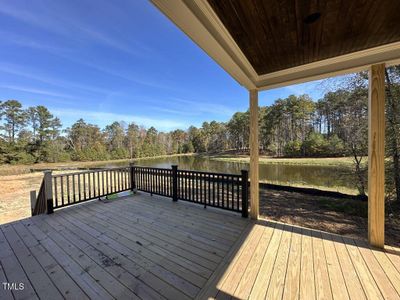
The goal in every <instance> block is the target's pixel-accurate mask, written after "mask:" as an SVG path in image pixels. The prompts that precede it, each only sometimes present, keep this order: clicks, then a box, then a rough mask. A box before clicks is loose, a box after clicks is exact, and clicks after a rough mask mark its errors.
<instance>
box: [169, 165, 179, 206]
mask: <svg viewBox="0 0 400 300" xmlns="http://www.w3.org/2000/svg"><path fill="white" fill-rule="evenodd" d="M171 167H172V201H178V166H177V165H173V166H171Z"/></svg>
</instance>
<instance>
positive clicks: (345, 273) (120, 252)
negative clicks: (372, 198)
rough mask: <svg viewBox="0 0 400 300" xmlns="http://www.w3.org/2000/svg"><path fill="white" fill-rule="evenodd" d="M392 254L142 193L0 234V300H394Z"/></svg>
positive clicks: (397, 263) (396, 278)
mask: <svg viewBox="0 0 400 300" xmlns="http://www.w3.org/2000/svg"><path fill="white" fill-rule="evenodd" d="M399 253H400V250H399V249H398V248H395V247H387V248H386V250H379V249H375V248H371V247H369V245H368V244H367V243H365V242H364V241H359V240H354V239H350V238H345V237H342V236H339V235H334V234H330V233H326V232H321V231H318V230H311V229H307V228H302V227H297V226H293V225H289V224H282V223H278V222H271V221H267V220H259V221H256V222H254V221H250V220H246V219H243V218H241V217H240V215H239V214H233V213H230V212H223V211H221V210H218V209H213V208H207V209H203V208H202V207H201V206H199V205H192V204H189V203H184V202H183V201H178V202H177V203H173V202H172V201H171V200H170V199H167V198H163V197H158V196H154V197H151V196H150V195H147V194H144V193H138V194H137V195H134V196H129V197H123V198H119V199H116V200H109V201H105V202H104V201H97V200H95V201H92V202H88V203H85V204H82V205H76V206H72V207H68V208H65V209H61V210H57V211H56V212H55V213H54V214H52V215H41V216H36V217H33V218H28V219H25V220H21V221H17V222H13V223H9V224H4V225H1V226H0V280H1V281H2V282H17V283H19V282H23V283H24V284H25V288H24V290H18V291H17V290H14V291H7V290H4V289H2V290H0V298H1V299H26V298H29V299H35V298H36V299H37V298H41V299H46V298H47V299H58V298H65V299H88V298H89V299H115V298H118V299H122V298H129V299H357V300H358V299H399V298H400V272H399V271H400V256H399Z"/></svg>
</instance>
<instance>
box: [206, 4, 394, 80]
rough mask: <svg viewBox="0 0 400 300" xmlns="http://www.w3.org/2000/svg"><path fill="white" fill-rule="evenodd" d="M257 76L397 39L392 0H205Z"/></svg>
mask: <svg viewBox="0 0 400 300" xmlns="http://www.w3.org/2000/svg"><path fill="white" fill-rule="evenodd" d="M208 3H209V4H210V5H211V7H212V8H213V10H214V11H215V12H216V14H217V15H218V17H219V18H220V20H221V21H222V23H223V24H224V26H225V27H226V28H227V30H228V31H229V33H230V34H231V36H232V37H233V39H234V40H235V41H236V43H237V44H238V46H239V47H240V49H241V50H242V52H243V53H244V54H245V56H246V57H247V59H248V60H249V62H250V63H251V65H252V66H253V67H254V69H255V71H256V72H257V74H258V75H263V74H267V73H271V72H276V71H280V70H284V69H288V68H293V67H297V66H300V65H304V64H309V63H312V62H316V61H320V60H324V59H327V58H332V57H336V56H340V55H343V54H348V53H352V52H355V51H360V50H365V49H368V48H373V47H376V46H380V45H384V44H388V43H393V42H397V41H400V18H399V16H398V12H399V11H400V2H399V1H397V0H384V1H376V0H352V1H341V0H327V1H316V0H313V1H304V0H296V1H293V0H284V1H276V0H267V1H265V0H250V1H219V0H208Z"/></svg>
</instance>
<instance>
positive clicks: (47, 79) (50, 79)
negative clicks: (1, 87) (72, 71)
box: [0, 64, 113, 93]
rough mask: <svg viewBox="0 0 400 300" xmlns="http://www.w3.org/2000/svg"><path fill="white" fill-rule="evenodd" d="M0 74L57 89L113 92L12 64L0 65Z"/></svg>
mask: <svg viewBox="0 0 400 300" xmlns="http://www.w3.org/2000/svg"><path fill="white" fill-rule="evenodd" d="M0 72H4V73H9V74H13V75H17V76H22V77H25V78H30V79H33V80H37V81H41V82H44V83H48V84H51V85H56V86H59V87H64V88H65V87H71V88H74V89H76V88H78V89H81V90H86V91H90V92H94V93H112V92H113V91H111V90H107V89H104V88H100V87H96V86H91V85H84V84H80V83H76V82H71V81H68V80H60V79H56V78H55V77H54V76H48V75H42V74H40V71H38V70H32V69H27V68H23V67H21V66H18V65H14V64H0Z"/></svg>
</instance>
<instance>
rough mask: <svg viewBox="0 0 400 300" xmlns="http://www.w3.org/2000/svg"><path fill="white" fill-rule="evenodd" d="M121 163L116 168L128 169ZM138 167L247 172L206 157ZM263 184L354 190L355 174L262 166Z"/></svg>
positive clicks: (145, 161)
mask: <svg viewBox="0 0 400 300" xmlns="http://www.w3.org/2000/svg"><path fill="white" fill-rule="evenodd" d="M127 163H128V162H121V163H118V164H113V166H116V165H126V164H127ZM136 164H137V165H143V166H149V167H159V168H170V167H171V165H178V166H179V169H187V170H199V171H210V172H220V173H232V174H239V173H240V171H241V170H242V169H245V170H248V168H249V167H248V164H247V163H239V162H225V161H216V160H212V159H210V158H209V157H207V156H176V157H164V158H153V159H143V160H139V161H137V162H136ZM259 168H260V169H259V170H260V181H266V182H270V183H276V184H283V185H304V186H315V187H329V188H336V187H337V188H340V187H344V188H348V189H355V188H356V187H355V182H356V181H355V178H354V174H353V173H352V172H350V171H349V170H348V169H341V168H337V167H332V166H300V165H279V164H260V167H259Z"/></svg>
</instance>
